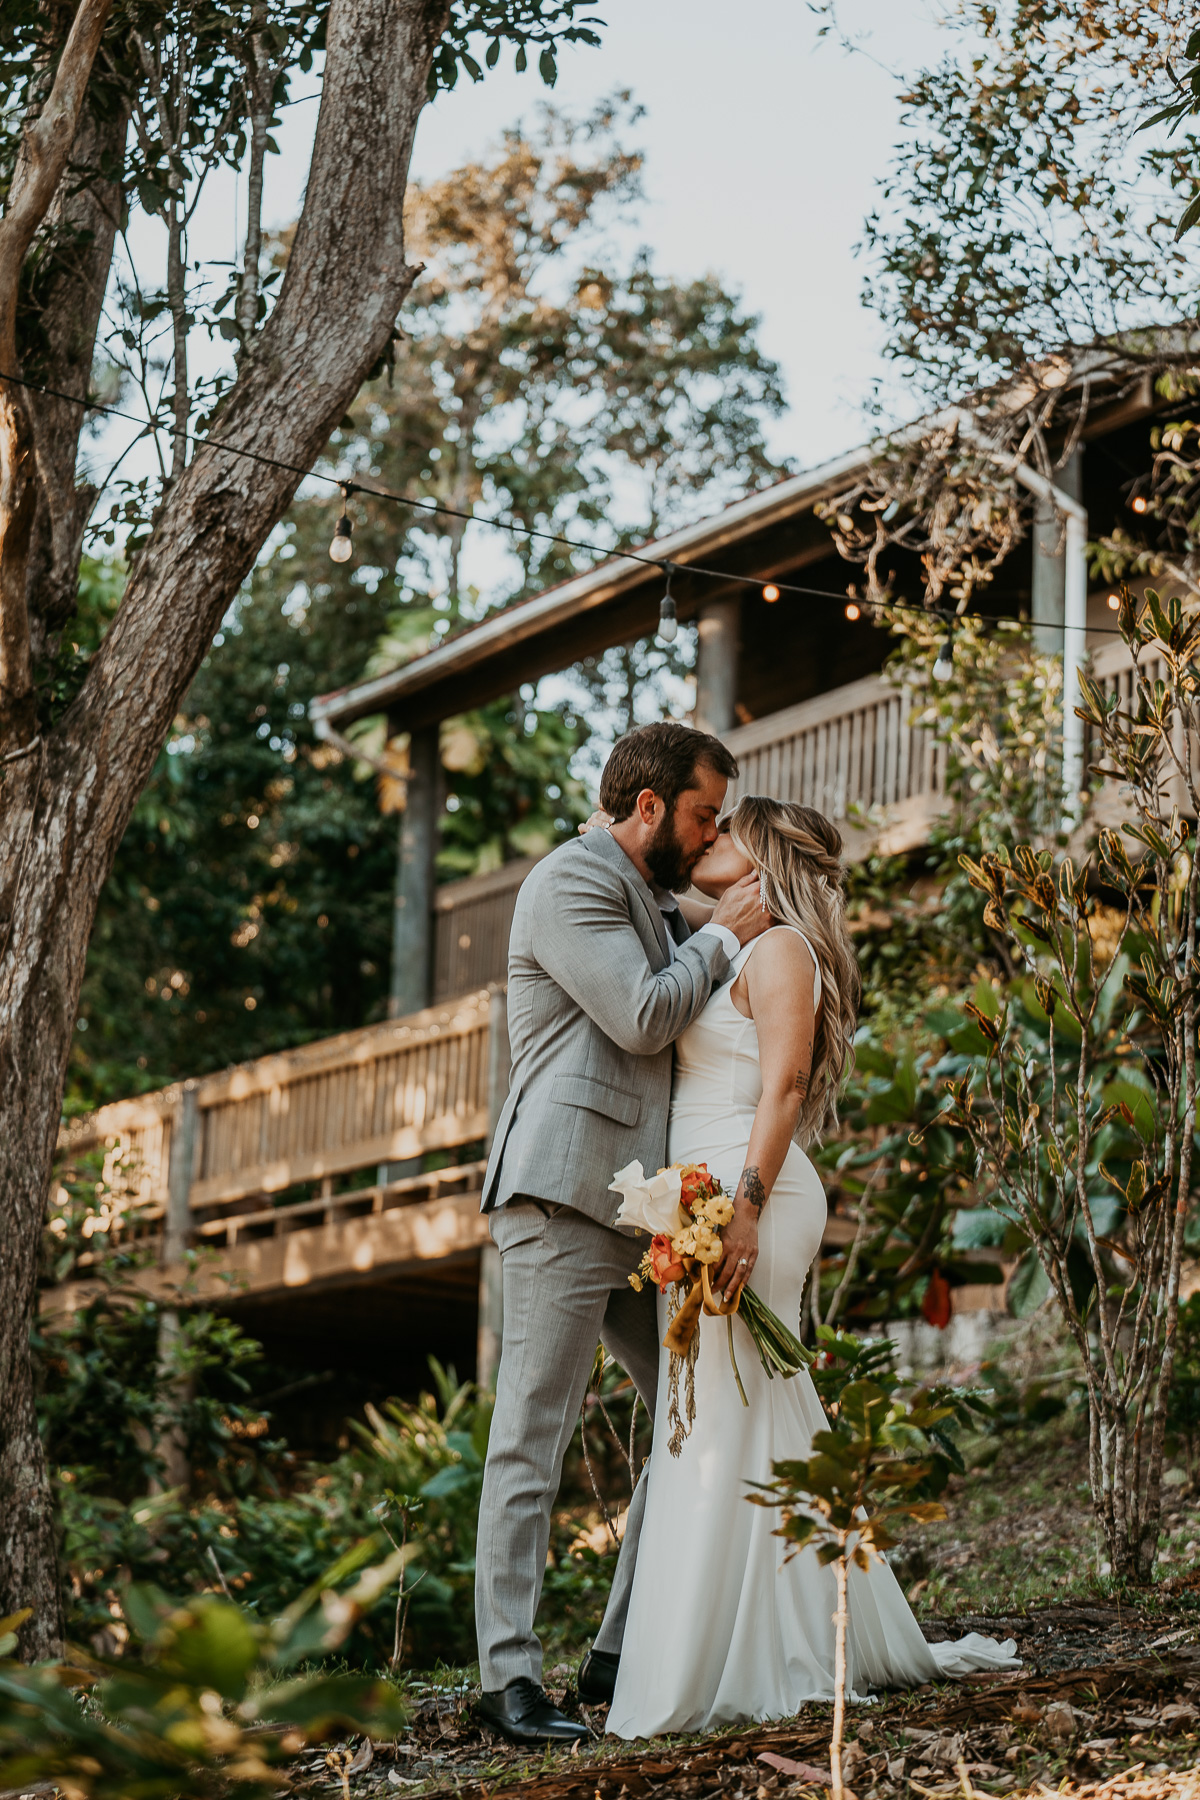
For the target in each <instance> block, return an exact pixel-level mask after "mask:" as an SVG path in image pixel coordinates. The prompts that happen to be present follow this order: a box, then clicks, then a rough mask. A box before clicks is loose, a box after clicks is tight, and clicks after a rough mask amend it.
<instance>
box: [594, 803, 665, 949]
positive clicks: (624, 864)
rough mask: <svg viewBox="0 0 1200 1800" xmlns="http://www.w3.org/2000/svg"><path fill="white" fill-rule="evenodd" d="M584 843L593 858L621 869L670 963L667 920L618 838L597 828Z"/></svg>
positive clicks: (659, 946)
mask: <svg viewBox="0 0 1200 1800" xmlns="http://www.w3.org/2000/svg"><path fill="white" fill-rule="evenodd" d="M582 841H583V847H584V849H585V850H590V851H591V853H592V855H593V856H599V857H602V858H603V860H604V861H605V862H606V863H611V864H612V866H613V868H615V869H619V870H620V872H621V874H622V875H623V876H624V877H625V879H626V881H628V882H629V883H630V885H631V887H632V888H633V891H634V893H635V894H636V895H637V897H638V899H639V900H640V901H641V903H642V906H643V908H644V910H645V913H646V918H647V920H648V922H649V925H650V929H651V931H652V932H653V933H654V937H655V941H656V942H657V944H658V948H659V950H660V952H661V953H662V958H663V961H664V962H669V961H670V960H671V952H670V951H669V950H668V948H667V924H666V920H665V919H664V918H663V916H662V913H661V912H660V911H659V908H658V903H657V901H656V900H655V898H654V895H653V894H652V893H651V892H650V889H649V887H648V886H647V884H646V882H645V880H644V879H643V877H642V876H641V875H639V874H638V872H637V870H636V869H635V868H634V866H633V864H632V863H631V862H630V860H629V858H628V857H627V856H626V854H625V852H624V851H623V850H622V848H621V846H620V844H618V842H617V840H616V838H615V837H611V836H610V835H609V833H608V832H607V831H603V830H601V829H599V828H597V829H596V830H594V831H589V832H587V833H585V835H584V837H583V840H582Z"/></svg>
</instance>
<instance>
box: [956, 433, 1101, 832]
mask: <svg viewBox="0 0 1200 1800" xmlns="http://www.w3.org/2000/svg"><path fill="white" fill-rule="evenodd" d="M959 421H960V432H961V435H962V436H963V437H965V438H967V439H968V440H969V441H970V442H971V443H972V444H973V445H974V446H975V448H976V449H978V450H979V451H981V452H982V453H983V454H984V455H985V456H989V457H991V458H992V459H993V460H994V461H995V462H998V463H1002V464H1003V465H1004V467H1005V468H1006V469H1008V470H1009V472H1010V474H1012V475H1014V476H1015V477H1016V479H1017V480H1018V481H1019V482H1020V484H1021V486H1022V487H1024V488H1028V489H1029V492H1030V493H1031V494H1037V496H1038V497H1039V499H1042V500H1047V501H1049V503H1050V505H1051V506H1053V507H1054V508H1055V510H1056V511H1057V512H1058V514H1059V516H1060V517H1061V518H1063V519H1064V520H1065V522H1066V537H1067V541H1066V563H1067V566H1066V580H1065V583H1064V590H1065V591H1064V594H1063V766H1062V786H1063V829H1064V830H1065V831H1071V830H1072V829H1073V828H1074V827H1075V825H1076V824H1077V823H1078V822H1079V812H1080V799H1079V794H1080V789H1081V788H1082V787H1083V720H1082V719H1080V718H1077V717H1076V715H1075V706H1076V702H1077V701H1078V699H1079V671H1080V669H1081V667H1082V666H1083V661H1084V657H1085V656H1086V654H1087V590H1088V575H1087V536H1088V516H1087V507H1086V506H1083V505H1081V504H1080V502H1079V501H1078V500H1076V499H1074V498H1073V496H1072V495H1070V494H1067V493H1064V492H1063V490H1062V488H1060V487H1055V485H1054V483H1053V482H1052V481H1051V480H1050V479H1049V477H1048V476H1046V475H1042V474H1040V473H1039V471H1038V470H1037V469H1031V468H1030V467H1029V464H1028V463H1020V462H1014V461H1013V460H1012V459H1011V458H1010V457H1007V456H1005V455H1004V453H1003V451H1000V450H993V449H992V447H991V446H990V445H989V444H985V443H983V442H982V441H981V440H980V438H979V437H978V435H977V433H976V430H975V426H974V422H973V421H972V420H970V419H969V418H967V417H966V416H964V415H963V414H959Z"/></svg>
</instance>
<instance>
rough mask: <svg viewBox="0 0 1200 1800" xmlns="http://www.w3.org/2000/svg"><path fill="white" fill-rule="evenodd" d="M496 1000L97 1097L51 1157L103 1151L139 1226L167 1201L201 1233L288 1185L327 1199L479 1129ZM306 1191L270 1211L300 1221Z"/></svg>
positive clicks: (113, 1186) (107, 1171) (462, 1003)
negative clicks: (110, 1100)
mask: <svg viewBox="0 0 1200 1800" xmlns="http://www.w3.org/2000/svg"><path fill="white" fill-rule="evenodd" d="M493 1004H495V1003H493V995H491V994H489V992H488V990H486V988H482V990H475V992H473V994H466V995H461V997H459V999H455V1001H450V1003H446V1004H444V1006H430V1008H428V1010H426V1012H421V1013H414V1015H410V1017H408V1019H394V1021H389V1022H387V1024H378V1026H367V1028H365V1030H362V1031H345V1033H342V1035H340V1037H331V1039H324V1040H322V1042H317V1044H306V1046H302V1048H300V1049H291V1051H284V1053H281V1055H275V1057H261V1058H257V1060H255V1062H246V1064H241V1066H239V1067H234V1069H227V1071H223V1073H219V1075H207V1076H201V1078H200V1080H196V1082H182V1084H176V1085H175V1087H167V1089H164V1091H162V1093H155V1094H144V1096H140V1098H139V1100H122V1102H117V1103H115V1105H108V1107H101V1109H99V1111H97V1112H94V1114H90V1118H86V1120H79V1121H76V1123H72V1125H70V1127H67V1129H65V1130H63V1134H61V1139H59V1154H61V1156H63V1157H67V1159H70V1161H76V1163H77V1161H79V1159H81V1157H83V1156H86V1154H99V1156H101V1157H103V1166H104V1183H106V1186H108V1190H110V1193H112V1199H113V1204H115V1206H117V1208H119V1210H124V1211H126V1213H128V1217H130V1224H135V1222H137V1226H139V1228H140V1229H142V1231H144V1229H146V1228H148V1226H155V1224H157V1222H158V1220H162V1217H164V1213H166V1211H167V1210H169V1208H175V1210H176V1215H182V1217H184V1219H185V1220H187V1228H189V1229H193V1231H196V1229H198V1231H200V1235H201V1237H207V1235H210V1233H209V1231H207V1224H205V1222H212V1220H214V1219H216V1217H219V1219H221V1220H228V1217H230V1215H241V1213H252V1215H261V1211H263V1208H264V1202H268V1201H270V1199H272V1197H273V1195H281V1197H282V1195H288V1190H309V1188H317V1190H318V1193H317V1199H318V1201H324V1202H331V1201H333V1190H335V1183H338V1181H345V1177H353V1175H354V1174H360V1172H363V1170H365V1172H369V1174H371V1175H372V1177H374V1170H376V1168H378V1166H381V1165H383V1166H387V1165H390V1163H412V1161H414V1159H419V1157H423V1156H426V1154H428V1152H434V1150H439V1152H443V1150H461V1152H462V1150H466V1148H470V1147H471V1145H477V1143H482V1141H484V1139H486V1136H488V1125H489V1107H491V1105H495V1084H497V1080H498V1073H497V1067H495V1048H491V1046H489V1013H491V1008H493ZM489 1049H491V1062H489ZM502 1073H504V1075H506V1073H507V1071H502ZM459 1159H462V1157H459ZM381 1181H383V1183H385V1184H387V1175H383V1177H381ZM360 1192H362V1184H360ZM313 1197H315V1195H313V1193H311V1192H297V1193H295V1201H293V1204H291V1206H282V1208H273V1211H291V1213H297V1217H300V1213H302V1210H304V1208H311V1201H313ZM255 1222H261V1220H257V1219H255Z"/></svg>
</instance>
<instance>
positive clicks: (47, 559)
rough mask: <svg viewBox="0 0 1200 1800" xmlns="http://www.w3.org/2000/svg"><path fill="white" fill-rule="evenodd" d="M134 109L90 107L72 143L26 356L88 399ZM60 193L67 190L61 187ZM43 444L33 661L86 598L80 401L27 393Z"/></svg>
mask: <svg viewBox="0 0 1200 1800" xmlns="http://www.w3.org/2000/svg"><path fill="white" fill-rule="evenodd" d="M128 129H129V108H128V104H127V103H126V104H122V105H115V106H113V107H112V108H111V110H107V111H105V112H104V113H102V114H100V115H99V116H98V115H97V113H96V111H94V110H92V109H86V110H85V111H84V115H83V117H82V119H81V120H80V123H79V130H78V131H77V133H76V136H75V142H74V143H73V144H72V146H71V177H70V189H69V191H68V192H66V193H65V194H63V195H62V198H61V199H60V200H58V201H57V202H56V205H55V207H54V210H53V212H52V213H51V216H50V218H49V219H48V220H47V224H48V226H49V228H50V232H51V234H52V235H53V236H59V235H60V234H61V238H62V240H63V248H62V252H61V253H59V252H58V251H57V249H56V248H52V249H51V253H50V257H49V259H48V261H49V268H48V271H47V272H46V273H44V274H43V276H42V284H41V285H42V294H41V321H42V325H43V329H44V331H45V344H44V348H43V350H42V352H41V355H40V356H39V357H38V358H37V359H36V360H35V359H34V358H32V357H31V358H30V359H29V364H28V367H27V370H26V373H27V374H28V375H29V377H30V379H31V380H33V381H39V382H42V383H44V385H45V386H47V387H52V388H56V389H57V390H58V392H59V393H62V394H67V395H76V396H78V400H83V399H84V398H86V395H87V391H88V382H89V380H90V378H91V372H92V356H93V352H94V347H95V342H96V331H97V328H98V326H99V323H100V313H101V308H102V307H103V305H104V290H105V287H106V286H107V283H108V275H109V269H110V268H111V266H112V254H113V244H114V242H115V240H116V235H117V221H118V218H119V217H120V210H121V184H120V181H119V180H117V179H115V178H114V176H113V170H114V169H119V168H120V167H121V166H122V164H123V162H124V150H125V137H126V133H127V132H128ZM60 191H61V190H60ZM25 400H26V405H27V406H28V408H29V412H30V416H31V418H32V420H33V434H34V442H35V444H36V446H37V510H36V512H35V514H34V519H33V537H32V541H31V543H30V547H29V564H28V574H27V584H26V594H27V598H28V605H29V630H30V639H31V647H32V653H33V659H34V662H35V663H38V662H41V661H43V660H44V659H46V658H48V657H49V656H51V655H53V653H54V651H55V649H56V648H57V645H58V639H59V636H60V635H61V632H62V628H63V626H64V625H65V624H66V622H67V620H68V619H69V618H70V617H71V615H72V613H73V612H74V611H75V606H76V602H77V600H78V597H79V554H80V548H81V546H82V544H83V531H84V526H85V525H86V524H87V519H88V514H89V513H90V512H91V509H92V506H93V505H94V503H95V499H96V490H95V488H94V487H91V486H78V485H77V484H76V479H75V470H76V461H77V454H78V448H79V426H80V416H81V408H80V406H79V405H78V402H77V400H75V399H66V400H60V399H57V398H56V397H55V396H54V395H47V394H37V393H33V392H27V393H26V396H25Z"/></svg>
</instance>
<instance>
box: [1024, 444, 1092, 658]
mask: <svg viewBox="0 0 1200 1800" xmlns="http://www.w3.org/2000/svg"><path fill="white" fill-rule="evenodd" d="M1052 480H1053V482H1054V484H1055V486H1056V487H1060V488H1062V490H1063V492H1064V493H1065V494H1069V495H1070V496H1071V498H1072V500H1082V498H1083V449H1082V446H1080V448H1079V449H1077V450H1075V451H1074V453H1073V454H1072V455H1071V456H1070V457H1069V458H1068V459H1067V461H1066V462H1065V463H1064V464H1063V466H1062V468H1061V469H1059V470H1058V472H1057V474H1055V475H1054V476H1053V477H1052ZM1066 548H1067V535H1066V520H1065V519H1064V518H1063V517H1062V514H1061V513H1059V512H1058V511H1057V510H1056V509H1055V507H1054V504H1053V502H1052V501H1050V500H1047V499H1044V498H1042V497H1040V496H1039V498H1038V501H1037V504H1036V506H1035V507H1034V512H1033V578H1032V584H1031V588H1032V606H1031V611H1032V614H1033V644H1034V648H1035V650H1037V651H1039V652H1040V653H1041V654H1042V655H1043V656H1061V655H1062V652H1063V620H1064V618H1065V616H1066V592H1067V555H1066Z"/></svg>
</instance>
